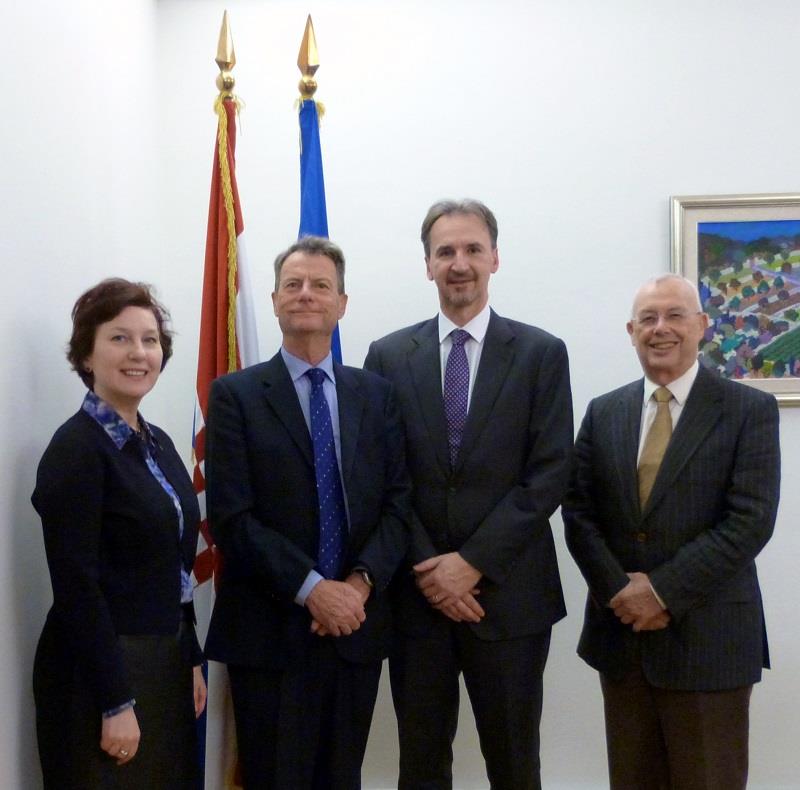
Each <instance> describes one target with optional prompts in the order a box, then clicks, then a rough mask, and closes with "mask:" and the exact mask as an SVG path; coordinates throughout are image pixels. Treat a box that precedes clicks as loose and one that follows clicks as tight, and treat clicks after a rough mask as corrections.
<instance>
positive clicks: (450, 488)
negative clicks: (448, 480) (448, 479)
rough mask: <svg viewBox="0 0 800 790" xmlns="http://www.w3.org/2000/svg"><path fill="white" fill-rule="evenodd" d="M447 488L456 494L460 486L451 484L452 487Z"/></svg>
mask: <svg viewBox="0 0 800 790" xmlns="http://www.w3.org/2000/svg"><path fill="white" fill-rule="evenodd" d="M447 490H448V491H449V492H450V493H451V494H455V493H456V491H458V486H450V487H449V488H448V489H447Z"/></svg>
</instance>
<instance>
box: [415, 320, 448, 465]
mask: <svg viewBox="0 0 800 790" xmlns="http://www.w3.org/2000/svg"><path fill="white" fill-rule="evenodd" d="M438 328H439V323H438V320H437V319H436V318H432V319H431V320H430V321H428V322H427V323H425V324H423V325H422V327H420V329H419V331H418V332H417V333H416V334H415V335H414V336H413V337H412V339H411V349H410V350H409V352H408V368H409V374H410V376H411V380H412V381H413V382H414V391H415V393H416V396H417V402H418V406H419V410H420V412H421V414H422V418H423V420H424V421H425V427H426V428H427V430H428V434H429V435H430V437H431V444H432V445H433V447H434V450H435V453H436V457H437V459H438V460H439V464H440V466H441V467H442V469H443V470H444V471H445V473H446V474H448V473H449V471H450V451H449V450H448V447H447V422H446V421H445V416H444V399H443V398H442V366H441V361H440V359H441V358H440V351H439V331H438Z"/></svg>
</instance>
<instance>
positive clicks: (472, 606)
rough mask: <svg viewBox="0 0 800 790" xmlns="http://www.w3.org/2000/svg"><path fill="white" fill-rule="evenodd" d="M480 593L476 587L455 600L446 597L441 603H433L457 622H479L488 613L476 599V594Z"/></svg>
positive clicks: (434, 606) (435, 607)
mask: <svg viewBox="0 0 800 790" xmlns="http://www.w3.org/2000/svg"><path fill="white" fill-rule="evenodd" d="M479 593H480V590H479V589H477V587H476V588H475V589H473V590H470V592H468V593H465V594H464V595H462V596H461V598H458V599H456V600H453V601H451V600H450V599H446V600H445V601H443V602H441V603H436V604H432V606H433V608H434V609H438V610H439V611H440V612H441V613H442V614H443V615H446V616H447V617H449V618H450V619H451V620H454V621H455V622H456V623H461V622H468V623H479V622H480V621H481V620H482V619H483V616H484V615H485V614H486V612H484V611H483V607H482V606H481V605H480V604H479V603H478V602H477V601H476V600H475V596H476V595H478V594H479Z"/></svg>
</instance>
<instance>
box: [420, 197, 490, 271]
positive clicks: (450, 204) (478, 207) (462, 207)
mask: <svg viewBox="0 0 800 790" xmlns="http://www.w3.org/2000/svg"><path fill="white" fill-rule="evenodd" d="M450 214H472V215H473V216H475V217H478V218H479V219H482V220H483V221H484V223H485V224H486V229H487V230H488V231H489V238H490V239H491V241H492V249H495V248H496V247H497V220H496V219H495V216H494V214H492V212H491V210H490V209H489V207H488V206H486V205H484V204H483V203H481V202H480V200H472V199H471V198H463V199H462V200H439V201H437V202H436V203H434V204H433V205H432V206H431V207H430V208H429V209H428V213H427V214H426V215H425V219H424V220H422V230H421V231H420V239H422V246H423V248H424V249H425V257H426V258H429V257H430V254H431V228H432V227H433V223H434V222H436V220H437V219H440V218H441V217H446V216H448V215H450Z"/></svg>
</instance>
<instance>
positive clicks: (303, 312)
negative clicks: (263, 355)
mask: <svg viewBox="0 0 800 790" xmlns="http://www.w3.org/2000/svg"><path fill="white" fill-rule="evenodd" d="M346 306H347V295H346V294H340V293H339V292H338V289H337V281H336V266H335V265H334V263H333V261H332V260H331V259H330V258H329V257H328V256H327V255H309V254H308V253H306V252H293V253H292V254H291V255H290V256H289V257H288V258H287V259H286V260H285V261H284V263H283V267H282V268H281V276H280V281H279V283H278V290H277V291H275V292H274V293H273V294H272V307H273V309H274V311H275V315H276V316H277V317H278V323H279V324H280V327H281V332H283V335H284V337H287V336H288V337H292V336H303V335H321V336H327V337H330V336H331V335H332V334H333V330H334V329H335V327H336V322H337V321H338V320H339V319H340V318H341V317H342V316H343V315H344V311H345V307H346Z"/></svg>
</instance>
